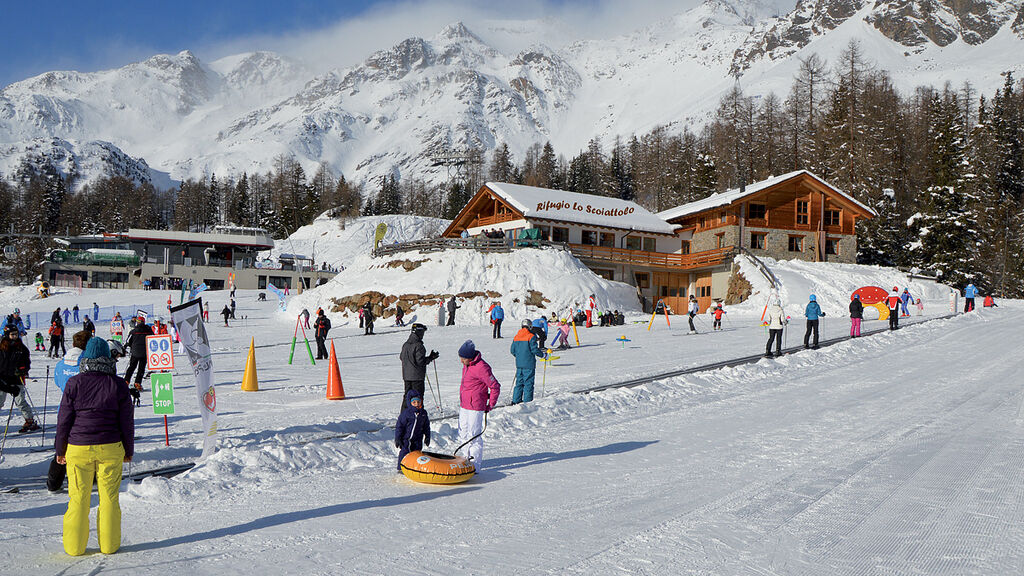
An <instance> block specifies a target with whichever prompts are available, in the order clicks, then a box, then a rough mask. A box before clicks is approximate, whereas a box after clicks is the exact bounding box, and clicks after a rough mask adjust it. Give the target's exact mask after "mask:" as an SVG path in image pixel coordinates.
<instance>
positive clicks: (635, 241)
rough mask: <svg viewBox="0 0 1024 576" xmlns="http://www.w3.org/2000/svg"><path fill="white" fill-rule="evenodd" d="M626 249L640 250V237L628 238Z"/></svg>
mask: <svg viewBox="0 0 1024 576" xmlns="http://www.w3.org/2000/svg"><path fill="white" fill-rule="evenodd" d="M626 249H627V250H639V249H640V237H639V236H626Z"/></svg>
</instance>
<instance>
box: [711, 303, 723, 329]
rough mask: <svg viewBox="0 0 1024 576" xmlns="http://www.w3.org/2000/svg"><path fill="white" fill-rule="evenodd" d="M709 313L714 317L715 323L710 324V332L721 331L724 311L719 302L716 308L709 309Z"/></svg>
mask: <svg viewBox="0 0 1024 576" xmlns="http://www.w3.org/2000/svg"><path fill="white" fill-rule="evenodd" d="M711 313H712V314H713V315H714V316H715V321H714V322H713V323H712V324H711V329H712V330H721V329H722V316H724V315H725V314H726V311H725V310H724V309H723V308H722V303H721V302H719V303H718V305H717V306H714V307H712V308H711Z"/></svg>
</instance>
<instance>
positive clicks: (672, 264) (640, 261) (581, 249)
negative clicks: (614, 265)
mask: <svg viewBox="0 0 1024 576" xmlns="http://www.w3.org/2000/svg"><path fill="white" fill-rule="evenodd" d="M569 250H571V251H572V253H573V255H574V256H576V257H577V258H586V259H588V260H606V261H609V262H621V263H625V264H636V265H639V266H652V267H655V268H674V269H680V268H683V269H689V268H700V267H703V266H711V265H714V264H719V263H721V262H723V261H725V260H726V259H727V258H728V257H729V256H730V255H731V254H732V253H733V251H734V250H735V248H733V247H732V246H726V247H723V248H716V249H714V250H705V251H703V252H694V253H691V254H667V253H664V252H647V251H644V250H627V249H625V248H611V247H608V246H591V245H587V244H570V245H569Z"/></svg>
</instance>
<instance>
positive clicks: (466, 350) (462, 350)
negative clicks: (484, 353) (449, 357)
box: [459, 340, 476, 359]
mask: <svg viewBox="0 0 1024 576" xmlns="http://www.w3.org/2000/svg"><path fill="white" fill-rule="evenodd" d="M475 357H476V344H473V341H472V340H466V341H465V342H463V343H462V346H460V347H459V358H466V359H471V358H475Z"/></svg>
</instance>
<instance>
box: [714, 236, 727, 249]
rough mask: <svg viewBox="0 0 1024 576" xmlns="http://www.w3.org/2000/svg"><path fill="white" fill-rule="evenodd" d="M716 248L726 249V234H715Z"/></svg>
mask: <svg viewBox="0 0 1024 576" xmlns="http://www.w3.org/2000/svg"><path fill="white" fill-rule="evenodd" d="M715 247H716V248H723V247H725V232H722V233H721V234H715Z"/></svg>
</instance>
